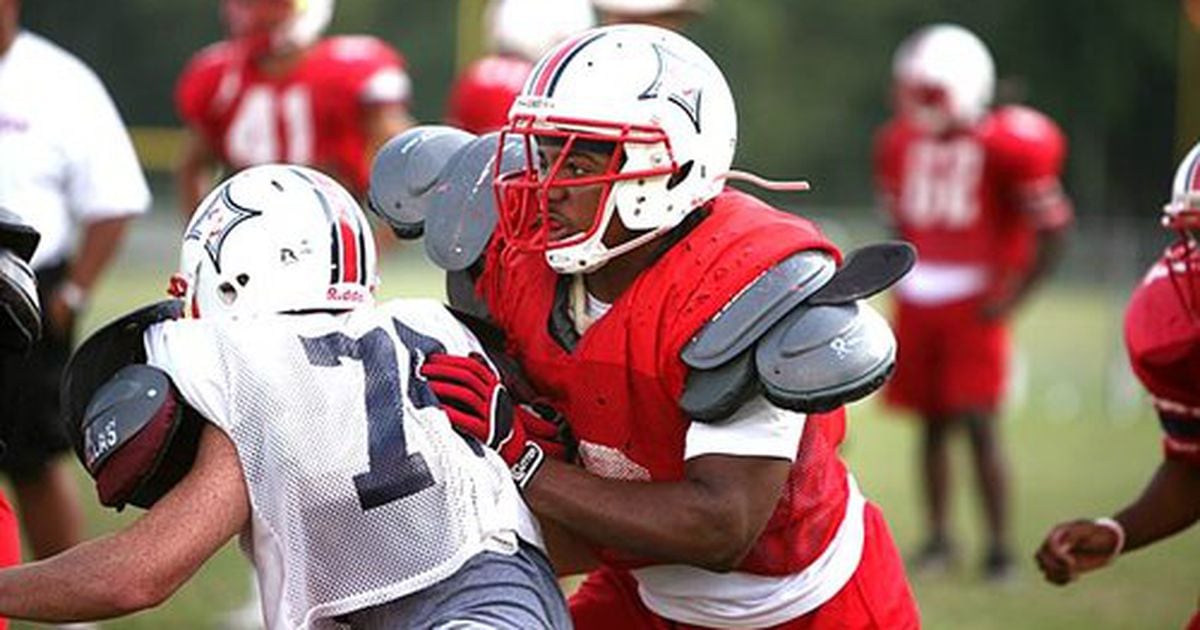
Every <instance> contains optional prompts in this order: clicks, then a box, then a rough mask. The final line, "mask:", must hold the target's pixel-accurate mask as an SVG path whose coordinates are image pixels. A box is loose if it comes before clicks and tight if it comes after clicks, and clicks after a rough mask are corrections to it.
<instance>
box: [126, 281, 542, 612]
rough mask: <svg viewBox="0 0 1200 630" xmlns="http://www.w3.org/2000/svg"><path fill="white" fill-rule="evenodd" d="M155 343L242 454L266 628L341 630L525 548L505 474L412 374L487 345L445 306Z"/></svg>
mask: <svg viewBox="0 0 1200 630" xmlns="http://www.w3.org/2000/svg"><path fill="white" fill-rule="evenodd" d="M145 340H146V349H147V353H148V356H149V362H150V363H151V364H152V365H154V366H156V367H158V368H161V369H163V370H164V371H166V372H167V373H168V374H169V375H170V376H171V379H172V381H174V383H175V385H176V386H177V387H178V388H179V391H180V392H181V394H182V395H183V397H184V399H186V400H187V402H188V403H189V404H191V405H192V406H193V407H195V408H196V409H197V410H198V411H199V412H200V413H201V414H202V415H204V416H205V417H206V418H207V419H208V420H209V421H211V422H212V423H213V424H215V425H217V426H218V427H220V428H221V429H223V430H224V431H225V432H226V433H227V434H228V435H229V436H230V438H232V440H233V442H234V444H235V445H236V447H237V451H238V457H239V458H240V460H241V464H242V469H243V472H244V474H245V477H246V482H247V487H248V488H249V492H250V501H251V504H252V519H251V524H250V529H249V531H247V532H245V533H244V534H243V537H242V542H243V546H244V547H245V548H246V550H247V552H248V553H249V554H251V555H252V557H253V560H254V563H255V567H256V569H257V572H258V577H259V582H260V585H261V589H262V594H263V607H264V614H265V615H266V617H267V623H268V625H269V626H270V627H271V628H293V627H295V628H332V627H337V626H338V624H337V623H336V622H335V621H334V619H333V617H336V616H338V615H342V614H345V613H347V612H350V611H354V610H358V609H360V608H364V607H367V606H371V605H375V604H380V603H383V602H387V601H391V600H393V599H396V598H398V597H400V596H403V595H406V594H409V593H412V592H415V591H418V590H420V589H422V588H424V587H426V586H429V585H431V584H433V583H435V582H437V581H438V580H441V579H443V578H445V577H447V576H448V575H450V574H451V573H453V572H454V571H455V570H457V569H458V568H459V567H460V566H461V565H462V564H463V563H464V562H465V561H466V560H467V559H469V558H470V557H471V556H473V555H475V554H477V553H479V552H480V551H483V550H493V551H501V552H507V553H512V552H514V551H515V549H516V545H517V531H518V528H519V527H522V525H523V521H524V519H526V518H528V512H527V511H526V510H527V508H526V507H525V505H524V503H523V502H522V501H521V499H520V496H519V495H518V493H517V491H516V488H515V486H514V484H513V482H512V480H511V477H510V475H509V471H508V468H507V467H506V466H505V464H504V462H503V461H502V460H501V459H500V458H499V457H497V456H496V455H495V454H494V453H492V452H491V451H485V449H483V448H482V447H480V446H479V445H478V444H471V443H468V442H467V441H466V440H464V439H463V438H462V437H461V436H459V435H458V434H457V433H455V432H454V430H453V429H452V428H451V425H450V422H449V420H448V419H447V418H446V416H445V414H444V413H443V412H442V411H441V410H440V409H439V408H438V407H437V406H436V404H435V399H434V396H433V394H432V392H431V391H430V389H429V388H428V386H427V385H426V384H425V383H424V381H423V380H422V379H420V378H419V377H418V378H414V377H413V375H414V374H416V373H417V369H418V366H419V364H420V362H421V361H422V360H423V357H424V356H425V355H426V354H427V353H430V352H435V351H442V350H444V351H446V352H450V353H453V354H466V353H468V352H471V351H476V352H481V351H482V348H481V347H480V345H479V343H478V341H477V340H476V339H475V338H474V337H473V336H472V335H471V334H470V333H469V332H468V331H467V330H466V329H464V328H463V326H462V325H461V324H460V323H459V322H458V321H457V320H455V319H454V317H453V316H452V315H451V314H450V313H449V312H448V311H446V309H445V308H444V307H442V306H441V305H440V304H438V303H436V302H433V301H427V300H396V301H393V302H388V303H387V304H384V305H381V306H377V307H368V308H361V309H358V310H355V311H352V312H349V313H345V314H340V315H334V314H327V313H317V314H305V315H275V316H269V317H261V318H254V319H248V320H247V319H239V320H237V321H230V320H204V319H199V320H180V321H172V322H163V323H160V324H156V325H154V326H153V327H151V328H150V329H149V330H147V332H146V337H145Z"/></svg>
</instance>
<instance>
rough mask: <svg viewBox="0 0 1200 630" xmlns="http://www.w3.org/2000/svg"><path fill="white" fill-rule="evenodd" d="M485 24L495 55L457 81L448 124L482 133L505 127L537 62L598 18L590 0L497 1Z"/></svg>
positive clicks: (448, 109)
mask: <svg viewBox="0 0 1200 630" xmlns="http://www.w3.org/2000/svg"><path fill="white" fill-rule="evenodd" d="M485 23H486V29H487V34H488V48H489V49H490V50H491V51H492V52H491V54H489V55H487V56H486V57H483V58H481V59H477V60H476V61H474V62H472V63H471V65H469V66H467V68H466V70H463V72H462V74H460V75H459V76H458V78H457V79H455V81H454V85H453V86H452V87H451V88H450V98H449V101H448V102H447V104H446V122H447V123H449V124H451V125H453V126H455V127H458V128H460V129H465V130H467V131H470V132H471V133H476V134H481V133H487V132H490V131H496V130H498V129H500V128H501V127H503V126H504V123H505V122H507V121H508V108H509V107H512V102H513V99H515V98H516V97H517V94H519V93H520V92H521V86H523V85H525V79H526V78H527V77H528V76H529V72H530V71H531V70H533V62H535V61H537V59H538V57H541V56H542V53H544V52H546V50H548V49H549V48H550V47H551V46H553V45H555V44H557V43H559V42H561V41H562V40H564V39H566V38H567V37H569V36H570V35H572V34H574V33H577V32H579V31H582V30H584V29H586V28H589V27H591V26H592V25H593V24H594V23H595V18H594V17H593V16H592V7H591V4H590V3H589V2H588V0H492V2H490V3H488V7H487V10H486V14H485Z"/></svg>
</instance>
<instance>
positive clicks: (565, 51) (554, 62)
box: [529, 33, 605, 96]
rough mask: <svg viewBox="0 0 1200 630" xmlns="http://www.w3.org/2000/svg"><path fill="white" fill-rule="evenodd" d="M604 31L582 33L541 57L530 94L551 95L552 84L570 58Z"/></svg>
mask: <svg viewBox="0 0 1200 630" xmlns="http://www.w3.org/2000/svg"><path fill="white" fill-rule="evenodd" d="M604 35H605V33H590V34H589V33H584V34H583V35H580V36H579V37H576V38H575V39H574V40H572V41H570V42H568V43H566V44H563V45H562V46H559V47H558V49H557V50H555V51H554V54H553V55H551V56H550V57H549V58H548V59H543V60H542V61H541V63H539V64H538V67H537V68H534V70H533V73H534V76H533V78H532V80H531V83H532V85H533V89H532V90H530V92H529V93H530V94H532V95H534V96H553V94H554V86H555V84H557V83H558V78H559V76H560V75H562V71H563V70H564V69H565V68H566V67H567V64H568V63H569V62H570V61H571V59H572V58H573V57H574V56H575V55H576V54H578V53H579V51H581V50H583V49H584V48H585V47H587V45H588V44H590V43H592V42H594V41H596V40H597V39H600V38H601V37H604Z"/></svg>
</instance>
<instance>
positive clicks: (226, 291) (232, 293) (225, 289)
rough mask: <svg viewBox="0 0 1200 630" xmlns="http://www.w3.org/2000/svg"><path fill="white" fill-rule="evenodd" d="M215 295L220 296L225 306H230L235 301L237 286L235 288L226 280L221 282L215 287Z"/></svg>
mask: <svg viewBox="0 0 1200 630" xmlns="http://www.w3.org/2000/svg"><path fill="white" fill-rule="evenodd" d="M242 275H245V274H242ZM217 295H219V296H220V297H221V301H222V302H224V303H225V306H232V305H233V303H234V302H236V301H237V297H238V291H237V288H235V287H234V286H233V285H232V284H230V283H228V282H222V283H221V284H220V286H218V287H217Z"/></svg>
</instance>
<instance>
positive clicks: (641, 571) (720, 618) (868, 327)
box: [371, 25, 919, 629]
mask: <svg viewBox="0 0 1200 630" xmlns="http://www.w3.org/2000/svg"><path fill="white" fill-rule="evenodd" d="M736 126H737V125H736V114H735V111H734V102H733V97H732V94H731V93H730V90H729V86H728V84H727V83H726V81H725V78H724V76H723V74H722V73H721V71H720V69H719V68H718V67H717V66H716V65H715V64H714V63H713V61H712V60H711V59H710V58H709V57H708V55H707V54H705V52H704V51H702V50H701V49H700V48H698V47H697V46H696V45H695V44H693V43H692V42H691V41H689V40H687V39H686V38H684V37H683V36H681V35H678V34H676V33H674V32H672V31H669V30H665V29H661V28H656V27H651V26H644V25H620V26H611V27H606V28H600V29H594V30H590V31H585V32H584V33H581V34H579V35H578V36H576V37H574V38H572V39H570V40H567V41H566V42H564V43H562V44H560V45H559V46H558V47H556V48H554V49H553V50H551V51H550V52H548V53H547V54H546V55H545V56H543V57H542V59H541V60H540V61H539V62H538V64H537V65H536V67H535V69H534V72H533V74H532V75H531V76H530V78H529V80H528V81H527V82H526V84H525V88H524V89H523V91H522V94H521V95H520V96H518V98H517V100H516V102H515V103H514V105H513V108H512V112H511V114H510V121H509V124H508V125H507V126H506V128H505V130H504V131H503V132H502V135H501V138H502V139H501V142H502V144H501V146H502V147H505V148H507V147H508V146H509V143H510V142H511V143H513V144H515V145H516V146H519V147H520V146H523V147H527V148H528V149H533V148H535V147H536V152H534V151H530V150H527V151H525V155H526V157H525V158H524V159H525V160H526V161H525V162H522V163H521V168H519V169H517V170H515V171H512V172H506V171H502V170H500V169H499V168H498V169H497V172H496V177H497V178H496V182H497V186H496V191H495V192H496V198H497V199H498V200H499V211H498V213H497V214H498V217H496V218H497V219H498V225H499V229H498V230H497V231H496V232H495V233H494V234H493V233H491V231H490V230H489V231H488V232H487V233H486V234H482V235H477V236H480V238H476V239H475V240H474V241H473V242H472V243H466V242H462V241H459V242H457V244H456V245H455V246H453V247H449V248H443V246H444V245H446V242H445V241H446V239H458V238H461V237H462V236H463V234H464V233H465V232H464V230H457V231H444V230H442V229H441V228H440V227H439V226H444V225H445V223H444V220H445V218H444V217H439V216H438V215H437V214H436V213H434V211H433V210H430V214H429V216H428V220H427V222H426V224H425V225H424V229H425V234H426V236H425V238H426V243H425V244H426V248H427V250H429V251H430V252H431V257H434V256H433V252H435V251H447V252H451V253H454V252H462V251H468V250H471V249H472V246H476V247H478V249H477V250H475V251H477V252H480V251H481V252H482V257H481V258H480V259H479V260H478V262H477V265H478V267H477V269H478V273H479V275H478V278H477V283H476V285H475V287H476V289H477V291H478V293H477V295H478V297H480V298H481V299H482V300H483V301H484V302H485V303H486V306H487V310H488V311H489V315H490V317H491V319H492V321H493V322H495V323H496V324H498V325H499V326H500V328H501V329H503V332H504V333H505V334H506V338H507V348H508V350H509V351H510V352H511V353H512V354H513V357H514V358H515V359H516V361H517V362H518V363H519V364H520V365H521V367H522V368H524V371H525V373H526V376H527V377H528V380H529V381H530V382H531V384H532V385H533V388H534V389H535V390H536V391H537V392H538V393H539V394H540V395H541V396H542V399H541V400H540V401H538V402H540V403H544V405H536V406H534V407H533V408H532V409H527V408H523V407H521V406H519V405H514V404H513V403H512V402H511V401H510V400H509V399H508V396H507V394H505V393H504V388H503V387H501V386H500V385H499V382H500V381H499V378H498V377H497V375H495V374H494V373H491V372H490V371H488V370H485V369H483V366H482V364H480V363H479V362H478V361H474V360H472V359H470V358H461V357H450V356H446V355H432V356H430V357H428V358H427V359H426V361H425V364H424V367H423V373H424V374H425V375H426V377H427V378H428V380H429V383H430V386H431V387H432V388H433V389H434V391H435V393H436V394H437V396H438V398H439V400H440V401H441V402H442V403H443V405H445V406H446V407H447V408H448V412H449V415H450V416H451V420H452V421H453V422H455V424H456V425H457V426H458V427H459V428H460V429H461V430H462V431H464V432H466V433H468V434H471V435H474V436H476V437H478V438H479V439H480V441H483V442H486V443H488V444H492V445H495V446H496V447H497V448H498V450H499V451H500V453H501V455H502V456H503V457H504V458H505V459H506V460H507V461H509V462H510V463H511V464H512V465H513V472H514V478H515V479H516V480H517V482H518V484H519V485H521V486H522V487H523V490H524V494H525V498H526V500H527V501H528V502H529V503H530V505H531V507H533V509H534V511H535V512H536V513H538V514H539V516H540V517H541V520H542V523H543V525H545V526H549V527H554V528H561V529H562V530H565V532H567V534H568V535H572V536H574V537H575V538H576V539H577V540H581V541H584V542H586V544H587V545H588V546H589V548H590V549H591V550H592V551H594V555H595V557H596V559H597V561H598V564H594V565H593V566H592V567H590V568H591V572H590V573H589V574H588V576H587V579H586V580H585V581H584V582H583V583H582V585H581V586H580V587H579V589H578V591H577V592H576V593H575V594H574V595H573V597H572V599H571V602H570V603H571V612H572V618H573V620H574V622H575V626H576V627H577V628H585V629H587V628H675V627H678V628H690V627H781V628H782V627H787V628H863V627H886V628H913V627H917V626H918V624H919V620H918V612H917V608H916V604H915V602H914V600H913V597H912V594H911V592H910V590H909V587H908V584H907V580H906V579H905V576H904V569H903V566H902V563H901V561H900V558H899V554H898V553H897V551H896V548H895V545H894V543H893V541H892V538H891V534H890V533H889V531H888V527H887V524H886V522H885V520H884V518H883V515H882V512H881V511H880V510H879V508H878V507H876V506H875V505H873V504H872V503H870V502H869V501H867V500H866V499H865V498H864V497H863V495H862V494H861V492H860V491H859V489H858V487H857V484H856V483H855V480H854V476H853V475H852V474H850V473H849V472H848V471H847V469H846V466H845V464H844V463H843V462H842V460H841V459H840V458H839V457H838V454H837V447H838V444H839V443H840V442H841V440H842V438H843V435H844V432H845V412H844V409H843V408H842V406H841V405H842V403H843V402H844V401H846V400H850V399H854V398H857V397H859V396H861V395H865V393H866V392H868V391H871V390H873V389H875V388H876V387H877V386H878V385H879V384H880V382H881V381H882V379H883V378H884V377H885V376H886V374H887V372H888V370H889V369H890V367H891V363H892V357H893V355H892V351H893V350H894V347H895V346H894V338H893V337H892V335H891V332H890V330H889V329H888V327H887V325H886V323H885V322H884V321H883V320H882V318H881V317H879V316H878V314H876V313H875V312H874V311H873V310H871V309H870V307H869V306H866V305H865V304H863V303H859V302H858V301H857V299H856V298H857V297H858V294H854V295H846V294H844V293H843V292H842V291H841V290H840V289H838V287H839V286H843V287H844V283H842V282H840V281H838V278H839V276H842V274H843V273H844V272H845V270H847V269H852V268H856V267H857V266H858V265H857V264H856V263H855V262H853V261H855V260H860V259H861V257H860V256H856V257H854V258H851V259H849V260H850V261H851V262H847V263H846V264H845V265H844V266H842V267H840V268H839V263H840V260H841V254H840V253H839V252H838V250H837V248H836V247H835V246H834V245H833V244H832V243H831V242H830V241H829V240H828V239H826V237H825V236H824V235H823V234H822V233H821V232H820V231H819V230H818V229H817V227H816V226H815V225H814V224H813V223H811V222H809V221H807V220H805V219H803V218H800V217H796V216H793V215H790V214H786V213H783V212H780V211H778V210H776V209H774V208H771V207H770V206H768V205H766V204H765V203H763V202H761V201H759V200H758V199H756V198H754V197H752V196H750V195H748V194H745V193H742V192H738V191H736V190H734V189H731V188H726V187H725V181H726V179H727V178H729V177H736V176H737V175H738V174H737V173H736V172H734V171H730V166H731V163H732V160H733V153H734V149H735V145H736V135H737V133H736ZM429 134H430V137H431V138H433V137H442V138H445V137H447V136H446V135H445V134H444V133H443V135H442V136H436V135H435V134H436V132H432V131H431V132H429ZM488 140H490V141H491V142H492V145H491V146H492V147H493V148H492V150H491V155H492V156H493V158H494V157H495V156H496V150H495V148H494V147H495V140H494V139H490V138H488V137H484V138H480V139H479V141H488ZM422 141H426V140H422ZM427 141H428V142H430V144H431V145H432V144H433V140H427ZM394 142H395V141H394ZM389 144H390V143H389ZM468 146H470V145H468ZM406 150H407V151H406ZM412 150H413V149H412V147H411V143H407V142H406V143H402V146H399V149H398V150H397V151H398V152H397V157H398V159H400V160H409V161H410V162H409V163H418V162H420V163H424V162H423V161H421V160H419V159H418V157H419V155H416V154H413V153H412V152H411V151H412ZM391 155H392V152H391V151H390V150H389V147H385V148H384V149H383V150H382V151H381V152H380V156H379V158H377V160H376V163H375V167H374V168H375V170H374V172H373V176H372V183H371V195H372V199H376V194H377V192H379V193H380V194H382V193H383V191H384V188H385V187H389V186H394V185H395V184H394V182H392V181H384V180H389V179H392V178H396V177H398V176H402V175H403V174H402V173H396V172H392V171H390V170H389V169H388V168H387V163H388V161H389V159H390V156H391ZM465 161H467V160H465V159H451V160H450V162H449V163H450V164H455V165H461V164H463V163H464V162H465ZM491 162H493V163H495V164H499V165H502V164H503V163H504V160H498V159H492V160H491ZM500 168H502V167H500ZM377 175H378V176H379V177H380V179H381V181H378V182H377V181H376V176H377ZM466 175H467V176H466V177H463V178H461V180H460V179H456V178H449V179H447V180H446V181H445V182H441V181H435V182H434V183H433V185H432V187H431V189H432V190H435V191H438V194H441V191H443V190H445V189H447V188H451V187H453V186H454V185H456V182H458V181H466V182H468V184H467V186H466V187H467V188H471V189H472V190H473V189H477V188H478V186H477V185H476V182H478V181H479V178H478V177H476V176H475V174H472V173H467V174H466ZM442 183H446V184H447V185H446V186H442V185H441V184H442ZM377 184H378V185H377ZM459 185H461V184H459ZM472 187H473V188H472ZM378 201H382V200H377V203H376V204H375V205H374V207H375V208H377V209H386V208H389V207H393V206H394V205H395V204H390V203H386V202H384V203H378ZM460 205H464V204H453V206H454V207H449V208H446V210H447V211H448V212H453V211H455V207H457V206H460ZM466 205H469V204H466ZM451 222H452V223H453V221H451ZM463 225H464V226H466V225H467V224H463ZM471 225H472V226H476V227H477V226H478V222H476V223H472V224H471ZM901 249H903V248H901ZM904 251H905V252H909V251H910V250H907V249H904ZM436 261H437V260H436V259H435V262H436ZM447 268H448V269H450V266H447ZM451 270H452V271H453V269H451ZM825 291H830V292H831V293H829V294H826V296H827V298H828V301H826V300H821V299H819V296H820V295H821V294H823V293H824V292H825ZM834 294H837V295H834ZM835 303H836V304H835ZM819 304H824V305H823V306H822V305H819ZM797 343H798V345H797ZM835 354H836V356H835ZM835 365H836V366H837V367H836V368H835V367H834V366H835ZM838 369H842V370H844V371H841V372H838V371H837V370H838ZM835 372H836V373H835ZM802 375H806V376H811V377H812V378H813V379H814V380H813V381H806V380H805V378H804V377H803V376H802ZM818 381H819V382H820V384H819V385H818V384H817V382H818ZM547 408H553V409H557V410H558V411H560V412H561V413H562V414H563V416H562V417H563V418H565V420H566V422H567V423H568V425H569V428H570V431H571V432H572V433H573V435H574V438H575V439H576V444H577V448H578V463H579V464H580V465H575V464H573V463H570V462H567V461H560V460H558V459H557V458H556V457H554V451H556V450H558V449H557V448H555V446H554V445H553V444H551V443H550V442H547V441H546V435H545V433H543V432H539V431H537V430H535V429H533V428H531V426H532V425H531V426H526V425H525V423H524V420H523V419H529V418H531V417H532V416H533V415H535V414H536V415H540V416H544V415H547ZM560 566H561V565H560ZM576 568H578V567H576Z"/></svg>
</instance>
